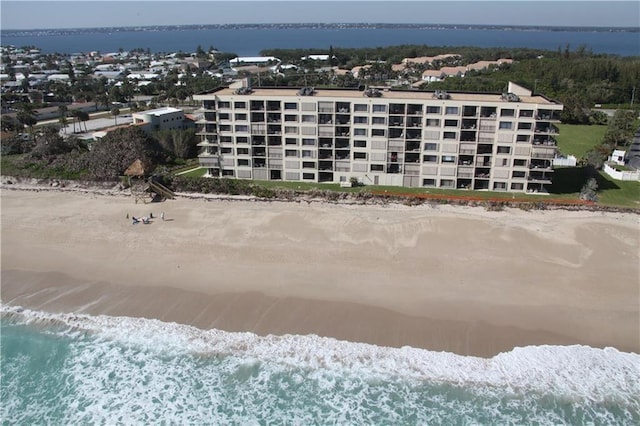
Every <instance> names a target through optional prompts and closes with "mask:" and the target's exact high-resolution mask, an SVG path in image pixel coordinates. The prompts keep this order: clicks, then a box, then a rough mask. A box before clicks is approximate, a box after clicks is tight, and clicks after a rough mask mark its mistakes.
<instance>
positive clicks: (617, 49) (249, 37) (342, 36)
mask: <svg viewBox="0 0 640 426" xmlns="http://www.w3.org/2000/svg"><path fill="white" fill-rule="evenodd" d="M1 35H2V44H3V45H15V46H37V47H38V48H40V49H42V52H43V53H54V52H59V53H69V54H71V53H78V52H90V51H92V50H97V51H100V52H102V53H107V52H117V51H118V50H119V49H120V48H122V49H124V50H132V49H135V48H144V49H146V48H149V49H150V50H151V51H152V52H178V51H183V52H195V51H196V49H197V47H198V45H200V46H202V48H203V49H208V48H209V46H214V47H215V48H217V49H219V50H221V51H224V52H233V53H235V54H237V55H239V56H255V55H258V54H260V52H261V51H262V50H264V49H274V48H285V49H295V48H305V49H306V48H309V49H319V51H321V52H325V53H326V52H327V51H328V49H329V46H334V47H343V48H362V47H378V46H398V45H402V44H417V45H429V46H477V47H504V48H510V47H527V48H533V49H544V50H557V49H558V48H560V49H564V48H565V46H567V45H569V46H570V48H571V49H572V50H575V49H576V48H578V46H581V45H584V46H585V47H586V48H587V49H591V50H592V51H593V52H594V53H609V54H616V55H621V56H637V55H640V37H639V35H638V33H637V32H621V31H611V32H607V31H552V30H536V31H525V30H522V29H475V28H441V29H435V28H394V29H390V28H339V29H338V28H283V29H274V28H255V29H252V28H244V29H183V30H173V31H160V30H158V31H118V32H112V33H108V32H95V33H75V34H44V33H42V34H38V33H20V32H14V31H2V32H1Z"/></svg>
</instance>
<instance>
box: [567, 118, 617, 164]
mask: <svg viewBox="0 0 640 426" xmlns="http://www.w3.org/2000/svg"><path fill="white" fill-rule="evenodd" d="M557 126H558V129H559V130H560V134H559V135H558V136H557V138H556V139H557V140H558V150H559V151H560V153H561V154H563V155H574V156H575V157H576V158H577V159H578V160H579V159H580V158H582V157H583V156H584V155H585V154H586V152H587V151H589V150H590V149H591V148H593V147H594V146H596V145H598V144H600V142H602V139H603V138H604V133H605V132H606V131H607V126H604V125H600V126H598V125H593V126H588V125H582V124H557Z"/></svg>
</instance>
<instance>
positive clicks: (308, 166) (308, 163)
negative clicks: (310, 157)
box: [302, 161, 316, 169]
mask: <svg viewBox="0 0 640 426" xmlns="http://www.w3.org/2000/svg"><path fill="white" fill-rule="evenodd" d="M302 168H303V169H315V168H316V162H315V161H303V162H302Z"/></svg>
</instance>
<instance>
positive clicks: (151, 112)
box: [134, 107, 182, 115]
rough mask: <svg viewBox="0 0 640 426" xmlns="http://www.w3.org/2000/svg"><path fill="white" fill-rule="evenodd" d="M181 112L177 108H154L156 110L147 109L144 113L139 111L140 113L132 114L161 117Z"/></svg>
mask: <svg viewBox="0 0 640 426" xmlns="http://www.w3.org/2000/svg"><path fill="white" fill-rule="evenodd" d="M180 111H182V110H180V109H178V108H173V107H162V108H156V109H149V110H146V111H140V112H135V113H134V114H141V115H163V114H171V113H173V112H180Z"/></svg>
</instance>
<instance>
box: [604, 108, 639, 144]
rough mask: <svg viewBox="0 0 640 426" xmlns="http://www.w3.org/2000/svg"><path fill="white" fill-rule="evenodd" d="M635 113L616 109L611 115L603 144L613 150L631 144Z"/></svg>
mask: <svg viewBox="0 0 640 426" xmlns="http://www.w3.org/2000/svg"><path fill="white" fill-rule="evenodd" d="M636 117H637V112H636V111H633V110H623V109H618V110H616V112H615V113H614V114H613V117H612V118H611V121H610V122H609V126H608V127H607V131H606V133H605V134H604V143H606V144H608V145H611V146H613V147H614V148H615V147H617V146H619V147H626V146H628V145H630V144H631V142H632V140H633V133H634V130H635V129H634V122H635V118H636Z"/></svg>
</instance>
